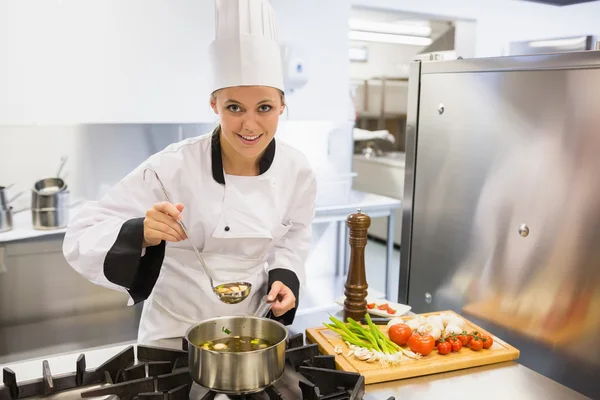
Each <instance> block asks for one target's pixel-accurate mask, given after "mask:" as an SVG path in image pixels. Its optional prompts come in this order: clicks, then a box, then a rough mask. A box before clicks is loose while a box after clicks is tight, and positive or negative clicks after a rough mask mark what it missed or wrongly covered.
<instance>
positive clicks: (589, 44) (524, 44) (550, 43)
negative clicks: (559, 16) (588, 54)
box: [509, 35, 600, 56]
mask: <svg viewBox="0 0 600 400" xmlns="http://www.w3.org/2000/svg"><path fill="white" fill-rule="evenodd" d="M598 44H600V36H592V35H579V36H569V37H562V38H549V39H542V40H525V41H520V42H512V43H511V44H510V50H509V55H511V56H519V55H527V54H548V53H564V52H570V51H585V50H594V49H596V46H597V45H598ZM596 50H598V49H596Z"/></svg>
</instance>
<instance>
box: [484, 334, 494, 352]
mask: <svg viewBox="0 0 600 400" xmlns="http://www.w3.org/2000/svg"><path fill="white" fill-rule="evenodd" d="M481 340H482V341H483V348H484V349H489V348H490V347H492V345H493V344H494V339H492V337H491V336H489V335H481Z"/></svg>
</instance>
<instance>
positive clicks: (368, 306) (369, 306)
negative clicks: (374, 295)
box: [367, 303, 375, 310]
mask: <svg viewBox="0 0 600 400" xmlns="http://www.w3.org/2000/svg"><path fill="white" fill-rule="evenodd" d="M367 308H368V309H369V310H372V309H374V308H375V303H369V304H367Z"/></svg>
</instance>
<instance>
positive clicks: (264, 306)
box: [254, 296, 273, 318]
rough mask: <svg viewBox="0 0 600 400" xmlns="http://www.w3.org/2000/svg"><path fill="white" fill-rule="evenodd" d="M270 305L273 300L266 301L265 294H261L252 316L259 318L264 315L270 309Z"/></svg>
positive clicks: (271, 305)
mask: <svg viewBox="0 0 600 400" xmlns="http://www.w3.org/2000/svg"><path fill="white" fill-rule="evenodd" d="M271 307H273V302H269V301H267V296H263V298H262V299H261V300H260V306H258V309H257V310H256V312H255V313H254V316H255V317H260V318H264V317H266V316H267V314H268V313H269V311H271Z"/></svg>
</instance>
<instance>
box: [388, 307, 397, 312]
mask: <svg viewBox="0 0 600 400" xmlns="http://www.w3.org/2000/svg"><path fill="white" fill-rule="evenodd" d="M387 313H388V314H396V310H394V309H393V308H391V307H388V309H387Z"/></svg>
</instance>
